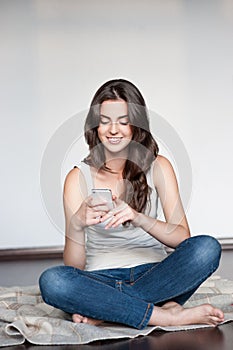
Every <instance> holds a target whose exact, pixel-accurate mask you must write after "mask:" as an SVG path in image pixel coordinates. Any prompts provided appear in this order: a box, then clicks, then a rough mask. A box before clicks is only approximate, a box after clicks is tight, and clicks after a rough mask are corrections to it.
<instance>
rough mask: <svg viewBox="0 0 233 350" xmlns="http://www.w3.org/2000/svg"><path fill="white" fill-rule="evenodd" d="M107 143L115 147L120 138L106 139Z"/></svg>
mask: <svg viewBox="0 0 233 350" xmlns="http://www.w3.org/2000/svg"><path fill="white" fill-rule="evenodd" d="M107 139H108V142H109V143H111V144H112V145H117V144H118V143H120V142H121V140H122V137H107Z"/></svg>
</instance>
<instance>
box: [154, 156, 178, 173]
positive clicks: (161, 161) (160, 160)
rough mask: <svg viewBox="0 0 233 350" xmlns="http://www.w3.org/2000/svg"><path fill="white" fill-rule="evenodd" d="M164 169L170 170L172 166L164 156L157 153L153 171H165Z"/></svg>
mask: <svg viewBox="0 0 233 350" xmlns="http://www.w3.org/2000/svg"><path fill="white" fill-rule="evenodd" d="M166 170H168V171H169V170H170V171H171V170H172V171H173V166H172V164H171V162H170V160H168V159H167V158H166V157H164V156H161V155H158V156H157V157H156V159H155V161H154V172H155V171H166Z"/></svg>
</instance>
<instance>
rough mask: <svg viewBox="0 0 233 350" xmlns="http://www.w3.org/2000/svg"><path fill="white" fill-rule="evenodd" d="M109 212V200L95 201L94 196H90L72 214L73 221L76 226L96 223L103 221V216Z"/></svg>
mask: <svg viewBox="0 0 233 350" xmlns="http://www.w3.org/2000/svg"><path fill="white" fill-rule="evenodd" d="M108 212H109V208H108V206H107V202H104V201H103V200H101V199H100V200H99V201H98V202H97V201H96V200H95V202H94V201H93V197H92V196H91V195H90V196H88V197H87V198H86V199H85V200H84V201H83V202H82V204H81V206H80V207H79V209H78V210H77V211H76V213H75V214H74V215H73V216H72V218H71V221H72V223H73V224H75V226H81V227H82V228H84V227H86V226H91V225H96V224H98V223H100V222H101V217H102V216H104V215H105V214H107V213H108Z"/></svg>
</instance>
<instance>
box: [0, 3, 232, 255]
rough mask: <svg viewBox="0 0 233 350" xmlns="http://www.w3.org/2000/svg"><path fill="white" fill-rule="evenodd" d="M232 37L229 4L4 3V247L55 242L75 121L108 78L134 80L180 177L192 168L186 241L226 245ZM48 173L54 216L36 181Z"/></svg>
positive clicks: (75, 158)
mask: <svg viewBox="0 0 233 350" xmlns="http://www.w3.org/2000/svg"><path fill="white" fill-rule="evenodd" d="M232 37H233V1H232V0H219V1H217V0H203V1H198V0H197V1H194V0H193V1H192V0H183V1H182V0H164V1H159V0H147V1H139V0H131V1H130V0H128V1H126V0H124V1H122V0H118V1H117V2H116V1H110V0H108V1H107V0H106V1H105V0H98V1H90V0H85V1H81V0H66V1H62V0H60V1H55V0H1V1H0V47H1V54H0V77H1V78H0V89H1V90H0V100H1V105H0V109H1V112H0V117H1V129H0V154H1V172H0V186H1V191H0V192H1V195H0V224H1V228H0V230H1V231H0V239H1V243H0V244H1V248H5V247H30V246H47V245H48V246H49V245H51V246H52V245H60V244H62V243H63V217H62V200H61V198H62V196H61V191H62V183H63V180H64V176H65V173H66V172H67V171H68V170H69V168H70V167H71V166H72V165H74V164H77V163H78V162H79V160H80V158H82V157H83V155H84V154H85V146H84V143H83V141H82V140H81V139H80V137H81V135H82V128H81V124H82V121H83V118H84V115H85V111H86V109H87V108H88V105H89V103H90V100H91V98H92V96H93V94H94V92H95V90H96V89H97V88H98V87H99V86H100V85H101V84H102V83H103V82H105V81H106V80H109V79H112V78H116V77H117V78H118V77H123V78H126V79H129V80H131V81H132V82H134V83H135V84H136V85H137V86H138V87H139V89H140V90H141V91H142V93H143V95H144V96H145V99H146V101H147V104H148V106H149V109H150V110H151V111H152V115H154V114H153V113H157V114H158V116H159V117H158V118H160V119H159V120H160V121H161V123H162V121H163V120H164V121H165V123H168V124H167V125H168V126H169V128H168V129H169V132H171V138H174V137H175V138H177V141H179V140H180V141H181V142H183V144H184V146H181V143H180V144H179V147H181V148H182V147H183V149H179V150H178V151H179V152H178V153H177V149H176V150H175V149H170V148H169V147H170V146H169V133H168V134H167V135H166V140H163V139H160V137H161V133H160V131H159V130H154V129H156V125H157V124H156V123H155V122H154V121H156V120H158V119H156V117H154V119H153V118H152V119H153V120H152V124H153V133H154V134H155V136H157V137H158V138H159V139H160V143H161V146H162V152H164V153H165V154H167V155H168V156H169V157H170V158H171V160H172V161H173V163H174V166H175V168H177V171H178V174H177V175H178V177H179V179H183V178H185V174H186V172H187V171H189V170H190V169H189V165H190V164H188V163H187V165H186V163H185V164H180V163H179V162H180V159H179V161H177V157H179V155H180V150H181V153H182V152H184V154H186V155H188V158H187V159H188V160H190V162H191V169H192V174H193V178H192V179H190V173H189V174H188V176H189V178H187V182H186V184H185V185H184V187H185V186H186V188H185V191H186V192H189V190H190V191H192V196H191V200H190V201H189V203H188V201H186V202H185V206H186V207H187V215H188V218H189V222H190V226H191V229H192V232H193V233H194V234H197V233H201V232H205V233H210V234H213V235H215V236H217V237H220V236H221V237H233V230H232V220H231V215H232V205H231V202H232V198H233V186H232V179H233V166H232V156H231V153H232V150H233V138H232V137H231V135H232V129H233V118H232V111H233V108H232V107H233V99H232V91H233V67H232V62H233V45H232ZM72 123H74V124H72ZM72 125H73V126H75V127H77V130H76V132H77V136H76V138H75V133H74V132H75V130H74V129H73V130H70V128H71V126H72ZM158 126H160V122H159V123H158ZM67 128H68V129H67ZM64 130H65V132H64V137H63V136H62V135H63V131H64ZM67 130H70V131H71V134H72V136H71V137H70V140H69V138H68V139H67ZM176 133H178V136H177V134H176ZM57 136H59V137H60V139H61V145H60V144H59V145H60V146H61V147H60V148H59V145H58V144H57V139H56V137H57ZM77 139H78V142H76V143H74V144H73V145H72V144H71V143H72V142H75V141H77ZM53 142H54V145H57V148H56V149H55V150H54V152H53V154H54V159H51V149H52V148H51V147H50V146H52V144H53ZM49 152H50V153H49ZM185 152H187V153H185ZM177 154H178V155H177ZM46 156H48V157H47V158H46ZM61 158H62V159H61ZM185 159H186V158H185ZM187 159H186V160H187ZM48 161H49V164H48V163H47V162H48ZM43 162H44V163H43ZM59 162H60V163H59ZM177 162H178V163H179V164H178V165H177ZM43 164H44V166H45V165H46V168H43ZM54 164H56V166H57V165H58V164H60V169H59V174H56V173H55V174H56V175H55V177H56V178H54V183H53V180H52V179H50V182H49V183H47V184H46V186H47V187H48V189H49V188H50V186H51V187H52V188H53V190H54V188H55V187H53V186H55V185H54V184H55V183H56V184H58V183H59V186H58V187H57V188H58V190H57V191H56V195H54V199H56V201H55V204H54V206H53V209H51V210H53V213H50V209H48V207H46V206H47V204H46V203H45V204H43V200H42V197H43V198H44V199H45V201H46V200H49V199H48V198H47V199H46V198H45V197H46V195H48V194H47V193H43V190H42V191H41V181H42V182H43V181H45V175H46V171H47V172H48V176H51V175H52V174H53V171H54V170H56V169H57V168H56V166H55V165H54ZM53 165H54V168H53ZM42 168H43V169H42ZM41 169H42V170H41ZM46 169H47V170H46ZM51 169H53V171H52V170H51ZM50 170H51V171H50ZM191 180H192V181H191ZM189 184H191V188H190V189H188V188H187V187H188V186H189ZM56 186H57V185H56ZM181 186H182V185H181ZM185 191H184V192H185ZM41 192H42V193H41ZM184 195H185V193H184ZM48 196H50V199H51V195H50V194H49V195H48ZM50 204H51V203H50ZM54 213H57V214H54ZM55 216H56V218H57V222H53V221H54V220H53V218H54V217H55ZM51 220H53V221H51ZM55 221H56V220H55Z"/></svg>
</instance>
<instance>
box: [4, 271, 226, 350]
mask: <svg viewBox="0 0 233 350" xmlns="http://www.w3.org/2000/svg"><path fill="white" fill-rule="evenodd" d="M203 303H210V304H212V305H214V306H216V307H219V308H221V309H222V310H223V312H224V314H225V321H224V323H226V322H229V321H233V281H229V280H227V279H222V278H220V277H218V276H213V277H211V278H209V279H208V280H207V281H206V282H205V283H203V284H202V285H201V286H200V288H199V289H198V290H197V291H196V292H195V294H194V295H193V296H192V297H191V298H190V299H189V301H188V302H187V303H186V304H185V307H192V306H197V305H200V304H203ZM205 327H210V326H208V325H189V326H179V327H159V326H156V327H152V326H150V327H147V328H145V329H143V330H137V329H134V328H131V327H127V326H122V325H118V324H111V323H107V322H106V323H102V324H101V325H99V326H93V325H88V324H83V323H80V324H75V323H73V322H72V320H71V316H70V315H69V314H67V313H65V312H63V311H60V310H58V309H56V308H53V307H51V306H49V305H47V304H45V303H44V302H43V301H42V298H41V295H40V291H39V288H38V286H25V287H5V288H4V287H0V346H2V347H3V346H10V345H19V344H23V343H24V342H25V340H27V341H28V342H30V343H32V344H37V345H60V344H67V345H68V344H87V343H90V342H93V341H96V340H103V339H120V338H135V337H137V336H139V335H141V336H142V335H147V334H149V333H151V332H152V331H154V330H156V329H157V330H164V331H170V332H171V331H180V330H190V329H196V328H205Z"/></svg>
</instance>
